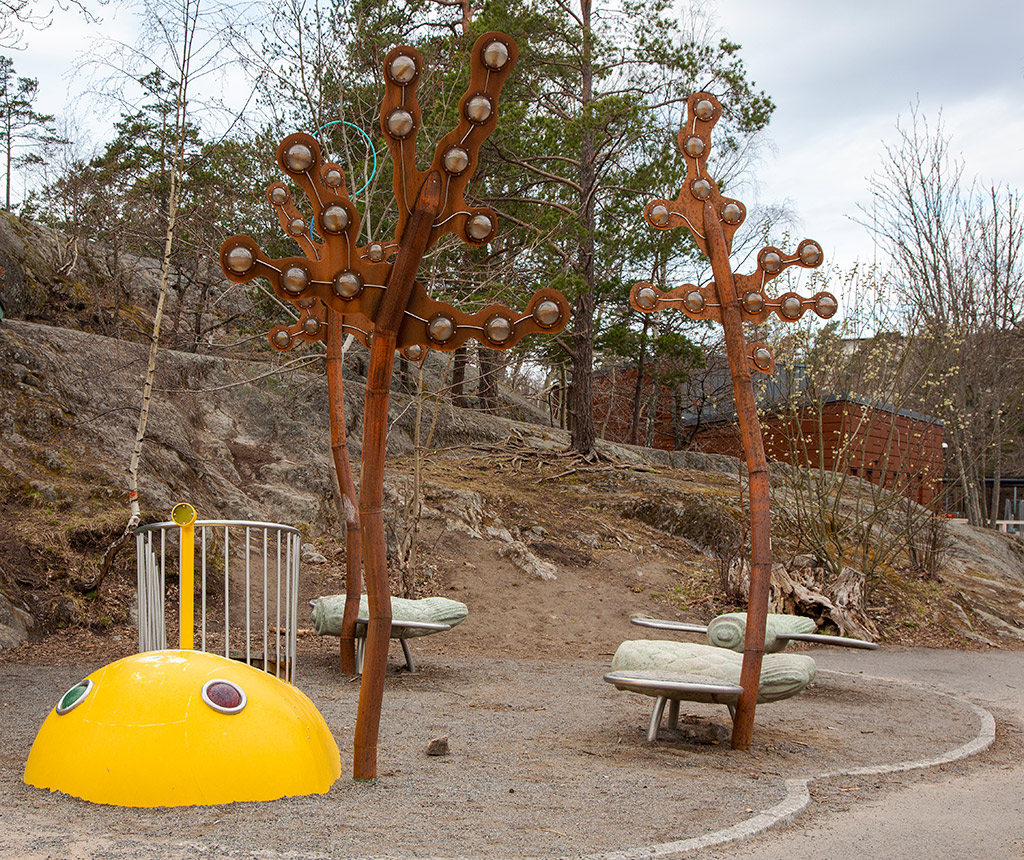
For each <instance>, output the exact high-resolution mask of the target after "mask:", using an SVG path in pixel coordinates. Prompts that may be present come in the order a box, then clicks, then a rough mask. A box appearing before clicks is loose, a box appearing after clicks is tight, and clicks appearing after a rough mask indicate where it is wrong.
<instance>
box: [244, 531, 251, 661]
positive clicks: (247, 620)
mask: <svg viewBox="0 0 1024 860" xmlns="http://www.w3.org/2000/svg"><path fill="white" fill-rule="evenodd" d="M249 532H250V528H249V526H246V527H245V665H247V666H251V665H252V644H251V643H252V632H251V630H250V615H251V611H252V606H251V601H250V599H249V591H250V587H251V584H250V576H249V573H250V565H249V538H250V535H249Z"/></svg>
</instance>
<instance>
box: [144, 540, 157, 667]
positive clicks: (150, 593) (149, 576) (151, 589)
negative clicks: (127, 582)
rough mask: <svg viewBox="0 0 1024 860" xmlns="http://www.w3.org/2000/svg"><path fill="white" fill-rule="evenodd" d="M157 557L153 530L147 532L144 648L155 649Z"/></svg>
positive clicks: (146, 649)
mask: <svg viewBox="0 0 1024 860" xmlns="http://www.w3.org/2000/svg"><path fill="white" fill-rule="evenodd" d="M158 576H159V574H158V572H157V566H156V559H155V557H154V555H153V532H151V531H150V532H146V607H145V611H146V615H145V623H146V641H145V643H144V644H143V650H145V651H152V650H153V601H154V600H156V584H157V577H158Z"/></svg>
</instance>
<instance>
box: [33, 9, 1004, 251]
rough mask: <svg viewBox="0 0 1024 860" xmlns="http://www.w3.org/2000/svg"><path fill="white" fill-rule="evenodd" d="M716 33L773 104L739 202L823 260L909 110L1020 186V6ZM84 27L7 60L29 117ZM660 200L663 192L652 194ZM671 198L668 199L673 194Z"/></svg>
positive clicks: (53, 106) (75, 24) (897, 12)
mask: <svg viewBox="0 0 1024 860" xmlns="http://www.w3.org/2000/svg"><path fill="white" fill-rule="evenodd" d="M710 6H711V8H712V9H715V10H716V14H717V19H718V24H719V25H720V27H721V29H722V31H723V33H724V34H726V35H728V37H729V38H730V39H732V40H733V41H736V42H739V43H740V44H741V45H742V57H743V59H744V61H745V63H746V67H747V71H748V74H749V76H750V78H751V79H753V80H754V81H755V82H756V83H757V85H758V87H759V88H761V89H763V90H765V91H766V92H767V93H768V94H769V95H770V96H771V97H772V99H774V101H775V104H776V106H777V107H776V111H775V114H774V116H773V118H772V121H771V125H770V127H769V129H768V136H769V138H770V139H771V142H772V143H773V145H774V148H773V150H771V151H767V152H766V153H765V158H764V162H763V164H762V165H761V166H760V167H759V168H758V170H757V176H758V179H759V182H760V185H759V188H758V189H756V191H754V192H751V193H750V194H748V198H749V197H751V196H752V197H754V199H745V200H744V202H746V203H747V204H749V205H753V204H756V203H757V202H762V203H773V202H781V201H786V200H788V201H790V203H791V204H792V206H793V208H794V209H795V211H796V215H797V217H798V219H799V231H800V236H799V237H795V238H797V239H798V238H802V237H803V236H806V237H809V238H814V239H817V240H818V241H819V242H821V244H822V246H823V248H824V249H825V252H826V255H827V256H828V258H829V259H831V260H834V261H836V262H838V263H839V264H840V265H843V266H845V265H848V264H849V263H850V262H852V261H853V260H854V259H855V258H859V259H862V260H869V259H871V255H872V242H871V239H870V236H869V234H868V232H867V231H866V230H865V229H864V228H863V227H860V226H859V225H857V224H855V223H853V222H852V221H851V216H856V215H858V209H857V206H858V204H861V205H868V206H869V205H870V196H869V194H868V191H867V177H868V176H869V175H870V174H871V173H872V172H873V171H874V170H876V169H877V166H878V164H879V162H880V159H881V154H882V141H883V140H889V141H891V140H893V137H894V127H895V123H896V120H897V117H899V116H903V117H907V116H908V115H909V112H910V108H911V105H912V104H913V103H915V102H917V101H919V102H920V111H921V113H922V114H923V115H924V116H925V117H927V118H928V120H929V121H930V122H934V121H935V120H936V119H937V118H938V116H939V112H940V111H941V113H942V119H943V122H944V124H945V127H946V130H947V132H948V133H949V134H950V135H952V147H951V148H952V150H953V151H954V152H956V153H960V154H962V156H963V158H964V160H965V162H966V172H967V174H968V175H969V176H974V175H977V176H979V177H980V178H981V179H982V180H984V181H986V182H996V183H1002V184H1003V185H1008V186H1010V187H1013V188H1017V189H1021V190H1024V0H971V2H966V0H717V2H713V3H711V4H710ZM104 19H105V21H104V27H105V29H106V32H107V33H108V34H113V35H115V36H117V35H120V36H121V37H122V38H126V39H128V40H129V41H130V36H129V35H128V34H129V32H130V31H129V29H128V25H129V24H130V18H129V16H128V15H127V14H126V13H124V12H122V13H121V14H120V15H118V16H115V15H114V14H113V12H112V10H111V9H110V7H107V8H106V9H105V10H104ZM89 30H90V28H87V27H85V26H83V24H82V22H81V20H80V18H79V17H78V16H76V15H75V14H74V13H70V12H68V13H63V14H61V13H60V12H59V11H58V13H57V16H56V18H55V21H54V25H53V26H52V27H51V28H50V29H49V30H47V31H45V32H42V33H35V32H31V31H30V32H29V33H28V41H29V48H28V50H26V51H24V52H18V53H15V54H13V57H14V61H15V67H16V69H17V71H18V74H20V75H23V76H26V75H27V76H31V77H37V78H39V79H40V87H41V94H40V99H39V104H38V106H39V108H40V109H42V110H45V111H47V112H50V113H56V114H61V113H64V112H66V104H67V99H68V98H69V95H68V92H69V87H70V92H71V98H72V100H74V99H75V96H76V86H77V83H78V80H79V78H78V77H77V76H76V75H75V73H74V72H73V71H72V61H73V59H74V58H75V55H76V54H77V53H78V52H79V51H81V50H82V49H83V48H84V47H85V46H86V44H87V41H86V39H87V37H88V32H89ZM665 193H668V191H667V190H666V192H665ZM674 195H675V191H672V192H671V195H670V196H674Z"/></svg>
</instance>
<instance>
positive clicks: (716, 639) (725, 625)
mask: <svg viewBox="0 0 1024 860" xmlns="http://www.w3.org/2000/svg"><path fill="white" fill-rule="evenodd" d="M816 629H817V625H816V624H815V623H814V620H813V619H811V618H806V617H804V616H803V615H782V614H775V613H773V614H770V615H769V616H768V620H767V623H766V624H765V630H764V650H765V653H766V654H772V653H775V652H777V651H781V650H783V649H784V648H785V647H786V646H787V645H788V644H789V640H787V639H779V638H777V637H778V635H779V634H783V633H813V632H814V631H815V630H816ZM746 633H747V613H746V612H730V613H728V614H727V615H719V616H718V617H717V618H715V619H713V620H712V622H711V623H710V624H709V625H708V633H707V637H708V645H714V646H715V647H717V648H728V649H730V650H731V651H743V644H744V641H745V639H746Z"/></svg>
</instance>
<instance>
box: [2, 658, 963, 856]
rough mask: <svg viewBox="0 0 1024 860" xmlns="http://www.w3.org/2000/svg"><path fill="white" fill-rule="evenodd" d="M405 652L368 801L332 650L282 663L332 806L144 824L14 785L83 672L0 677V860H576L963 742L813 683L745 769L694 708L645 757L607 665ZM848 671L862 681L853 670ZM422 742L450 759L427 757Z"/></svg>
mask: <svg viewBox="0 0 1024 860" xmlns="http://www.w3.org/2000/svg"><path fill="white" fill-rule="evenodd" d="M417 650H418V654H417V657H418V658H419V660H418V662H419V669H420V671H419V672H417V673H416V674H411V675H410V674H408V673H406V672H405V671H399V670H398V666H399V663H398V654H400V652H397V651H393V652H392V662H391V666H390V671H389V675H388V679H387V688H386V692H385V700H384V719H383V723H382V727H381V736H380V748H379V758H378V761H379V773H380V778H379V779H378V780H377V782H376V783H373V784H361V783H360V784H357V783H354V782H353V781H351V780H350V779H349V778H348V776H347V775H348V773H349V772H350V766H351V765H350V762H351V737H352V729H353V726H354V720H355V710H356V702H357V698H358V684H357V683H356V682H354V680H353V679H351V678H349V677H347V676H342V675H339V674H338V673H337V670H336V668H335V657H334V652H333V650H331V651H328V650H325V649H323V648H318V649H317V650H316V651H315V652H314V653H311V654H305V655H303V654H302V653H301V651H300V658H299V673H300V677H299V685H300V687H301V688H302V689H303V690H304V691H305V692H306V693H307V694H308V695H309V696H310V697H311V698H312V700H313V701H314V702H315V703H316V705H317V706H318V707H319V708H320V711H321V713H322V714H323V716H324V718H325V719H326V721H327V724H328V725H329V726H330V727H331V729H332V731H333V732H334V735H335V738H336V740H337V742H338V746H339V748H340V750H341V756H342V770H343V775H342V778H341V779H339V780H338V782H337V783H336V784H335V785H334V787H333V788H332V789H331V790H330V792H328V793H327V794H326V795H322V796H312V797H303V798H290V799H285V800H280V801H275V802H272V803H246V804H231V805H227V806H219V807H202V808H199V807H192V808H179V809H155V810H154V809H124V808H116V807H105V806H99V805H94V804H90V803H86V802H84V801H81V800H78V799H76V798H71V797H68V796H65V795H61V794H59V793H55V794H50V793H47V792H45V791H41V790H39V789H35V788H30V787H28V786H26V785H24V784H23V783H22V781H21V775H22V770H23V768H24V762H25V760H26V757H27V755H28V751H29V748H30V746H31V744H32V740H33V738H34V736H35V732H36V730H37V729H38V727H39V725H40V724H41V722H42V720H43V718H44V717H45V715H46V713H47V712H48V710H49V709H50V708H51V707H52V705H53V702H54V701H55V699H56V698H57V696H59V695H60V694H61V693H62V692H63V691H64V690H65V689H67V688H68V687H69V686H70V685H71V684H73V683H74V682H75V681H77V680H78V679H79V678H81V677H82V676H83V675H85V674H87V673H88V672H89V671H91V670H92V669H93V668H95V667H96V664H95V663H91V664H90V665H72V664H66V665H57V666H55V665H50V664H47V665H39V664H38V663H33V662H31V661H20V662H15V663H7V664H6V665H0V690H2V693H0V700H2V701H0V704H2V719H0V794H2V796H3V798H4V803H3V804H2V805H0V856H2V857H5V858H7V857H12V858H13V857H18V858H39V860H42V858H79V857H82V858H85V857H88V858H112V860H120V858H139V857H146V858H155V860H165V858H184V857H195V856H218V857H252V858H257V857H259V858H277V857H289V858H306V857H338V858H381V860H383V858H413V857H445V858H471V857H472V858H477V857H479V858H484V857H486V858H519V857H537V858H555V857H564V858H572V857H581V856H586V855H594V854H601V853H604V852H613V851H616V850H622V849H626V848H632V847H639V846H645V845H652V844H655V843H660V842H665V841H669V840H677V839H683V838H687V837H690V836H698V835H701V834H705V833H709V832H712V831H715V830H718V829H720V828H722V827H726V826H729V825H732V824H735V823H736V822H738V821H742V820H744V819H747V818H750V817H752V816H753V815H754V814H756V813H758V812H760V811H761V810H764V809H767V808H768V807H770V806H772V805H773V804H775V803H777V802H778V801H779V800H780V799H781V798H782V797H783V795H784V793H785V792H784V781H785V780H786V779H787V778H790V777H804V776H809V775H814V774H819V773H826V772H833V771H843V770H848V769H850V768H857V767H865V766H871V765H878V764H885V763H891V762H896V761H902V760H917V759H921V758H926V757H930V756H935V755H938V754H940V753H942V752H945V751H947V750H950V749H952V748H955V747H958V746H960V745H961V744H963V743H965V742H966V741H968V740H970V739H971V738H973V737H974V735H975V733H976V732H977V729H978V717H977V716H976V714H975V713H974V712H973V711H971V710H970V709H969V708H968V707H967V706H966V705H964V704H963V703H962V702H959V701H957V700H955V699H952V698H950V697H945V696H940V695H936V694H932V693H927V692H923V691H922V690H920V689H917V688H914V687H910V686H907V685H903V684H899V683H895V682H887V681H884V682H878V681H874V680H869V679H867V678H863V677H859V676H858V675H857V674H856V671H855V672H854V674H836V673H831V672H821V673H819V676H818V679H817V680H816V681H815V683H814V684H813V685H812V687H811V688H809V689H808V691H807V692H805V693H804V694H803V695H801V696H799V697H797V698H795V699H791V700H787V701H784V702H780V703H776V704H772V705H763V706H761V707H759V708H758V711H757V725H756V730H755V736H754V748H753V749H752V750H751V751H750V752H747V753H741V752H735V751H732V750H731V749H729V747H728V743H718V744H714V743H698V742H695V741H694V740H692V736H693V735H694V734H714V724H719V725H722V726H725V725H727V724H728V714H727V712H726V710H725V708H723V707H721V706H712V705H689V707H687V706H686V705H685V703H684V713H687V716H686V717H685V718H684V720H683V721H682V730H681V731H679V732H669V731H665V730H664V729H663V737H662V739H660V740H659V741H658V742H657V743H655V744H649V743H647V741H646V740H645V732H646V724H647V719H648V716H649V713H650V704H651V703H652V701H653V700H651V699H648V698H645V697H640V696H637V695H634V694H630V693H622V692H618V691H616V690H614V689H613V688H612V687H610V686H609V685H607V684H604V683H603V682H602V681H601V675H602V674H603V672H605V671H606V670H607V662H606V661H601V662H598V661H583V660H578V659H566V660H543V661H541V660H529V659H496V658H493V657H479V656H477V657H471V656H451V655H446V654H444V653H441V652H440V650H439V649H437V648H433V647H426V648H423V649H419V648H418V649H417ZM863 667H864V668H863V671H864V672H865V673H869V672H870V669H871V661H870V655H867V656H865V658H864V660H863ZM440 736H447V737H448V738H449V742H450V753H449V754H448V755H447V756H443V757H436V756H435V757H432V756H427V755H426V753H425V749H426V746H427V744H428V742H429V741H430V740H431V739H433V738H437V737H440ZM835 783H836V786H837V787H836V789H835V790H837V791H838V790H840V789H841V788H842V787H843V786H842V778H838V779H837V780H836V781H835Z"/></svg>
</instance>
